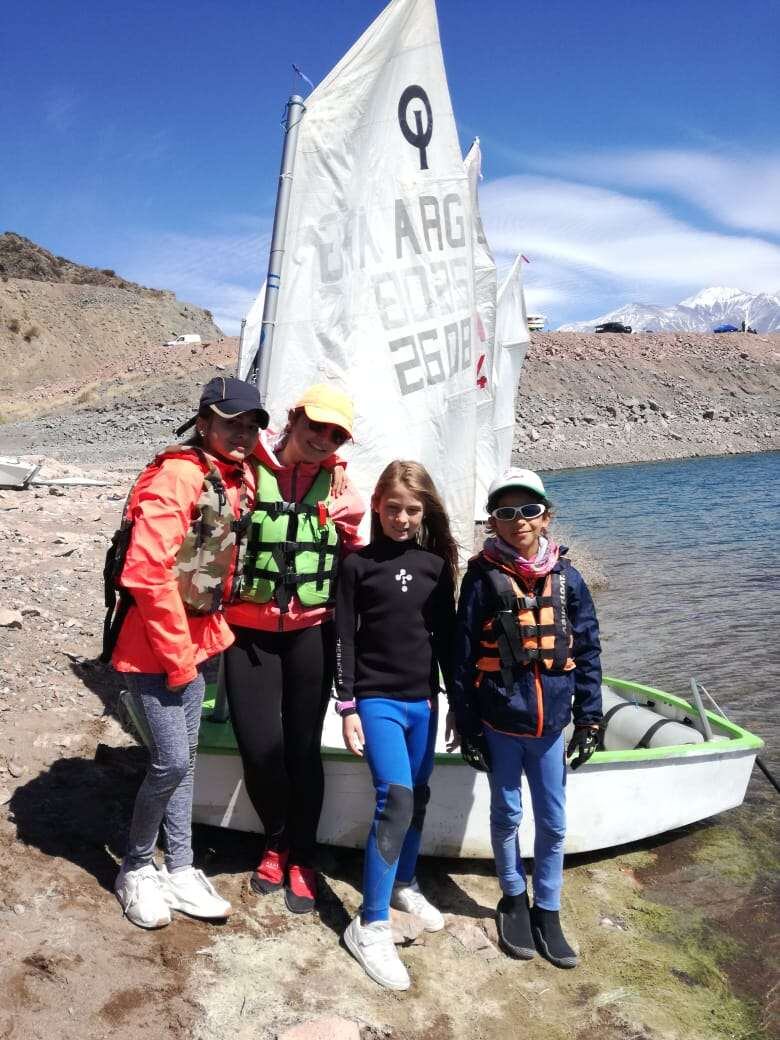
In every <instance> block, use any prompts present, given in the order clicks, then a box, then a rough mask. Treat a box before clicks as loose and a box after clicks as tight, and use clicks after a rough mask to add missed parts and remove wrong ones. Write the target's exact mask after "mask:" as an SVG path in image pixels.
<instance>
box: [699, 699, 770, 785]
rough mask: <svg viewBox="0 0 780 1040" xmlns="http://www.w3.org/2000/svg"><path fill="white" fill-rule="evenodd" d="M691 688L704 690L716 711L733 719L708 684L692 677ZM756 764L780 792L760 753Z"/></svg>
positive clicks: (726, 718) (726, 717) (727, 719)
mask: <svg viewBox="0 0 780 1040" xmlns="http://www.w3.org/2000/svg"><path fill="white" fill-rule="evenodd" d="M691 689H692V690H696V691H698V690H702V692H703V693H704V694H705V695H706V697H707V699H708V700H709V701H710V703H711V704H712V706H713V708H714V709H715V711H717V713H718V714H719V715H721V716H722V717H723V718H724V719H725V720H726V722H731V719H730V718H729V717H728V715H727V714H726V712H725V711H724V710H723V708H721V706H720V705H719V704H718V702H717V701H716V700H715V698H714V697H713V696H712V694H711V693H710V691H709V690H708V689H707V687H706V686H704V685H703V684H702V683H697V682H696V680H695V679H691ZM756 765H757V766H758V768H759V769H760V770H761V772H762V773H763V774H764V776H765V777H766V778H767V780H768V781H769V783H770V784H771V785H772V787H774V789H775V790H776V791H777V793H778V794H780V784H779V783H778V782H777V780H776V779H775V777H774V775H773V773H772V771H771V770H770V769H769V767H768V766H767V765H766V763H764V762H762V761H761V757H760V755H756Z"/></svg>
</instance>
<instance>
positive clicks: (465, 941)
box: [446, 916, 495, 953]
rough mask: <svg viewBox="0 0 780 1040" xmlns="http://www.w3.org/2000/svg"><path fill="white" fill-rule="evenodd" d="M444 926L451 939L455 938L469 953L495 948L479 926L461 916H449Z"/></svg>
mask: <svg viewBox="0 0 780 1040" xmlns="http://www.w3.org/2000/svg"><path fill="white" fill-rule="evenodd" d="M446 928H447V931H448V932H449V933H450V935H451V936H452V937H453V939H457V940H458V942H459V943H460V944H461V946H462V947H463V948H464V949H465V950H468V952H469V953H479V952H480V951H482V950H487V949H488V948H491V947H492V948H495V947H493V944H492V943H491V941H490V939H488V937H487V935H485V933H484V931H483V930H482V929H481V928H478V927H477V925H475V924H472V923H471V921H466V920H465V919H464V918H462V917H454V916H453V917H450V919H449V920H448V921H447V925H446Z"/></svg>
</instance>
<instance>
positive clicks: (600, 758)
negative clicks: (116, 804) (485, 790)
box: [198, 676, 764, 766]
mask: <svg viewBox="0 0 780 1040" xmlns="http://www.w3.org/2000/svg"><path fill="white" fill-rule="evenodd" d="M604 685H605V686H611V687H612V689H614V690H617V691H619V692H621V693H624V694H626V695H631V694H635V695H636V696H637V697H638V698H640V699H642V700H644V699H646V698H649V699H650V700H656V701H664V702H665V703H666V704H670V705H672V706H673V707H675V708H680V709H681V710H683V711H685V712H687V713H688V714H690V715H693V716H695V715H696V711H695V709H694V708H692V707H691V705H690V704H689V703H688V702H687V701H685V700H683V699H682V698H681V697H676V696H675V695H674V694H672V693H666V692H665V691H664V690H657V689H656V688H655V687H654V686H643V685H642V684H641V683H635V682H630V681H629V680H627V679H610V678H608V677H607V676H605V677H604ZM215 696H216V685H214V684H212V685H210V686H208V687H207V688H206V698H205V700H204V702H203V721H202V722H201V724H200V741H199V744H198V750H199V752H200V753H201V754H204V755H237V754H238V748H237V746H236V738H235V734H234V733H233V727H232V725H231V724H230V722H210V721H209V718H208V716H209V715H210V714H211V712H212V711H213V710H214V698H215ZM707 715H708V717H709V719H710V722H712V723H715V724H716V725H717V726H718V727H720V728H721V729H723V730H725V731H726V732H727V733H728V734H729V735H728V736H724V737H719V738H718V739H716V740H705V741H704V743H702V744H682V745H676V746H672V747H656V748H639V749H638V750H630V751H597V752H596V754H595V755H593V757H592V759H591V763H592V764H593V765H594V766H597V765H610V764H611V763H613V762H633V763H637V762H652V761H654V760H657V759H664V758H683V757H684V758H699V757H701V756H703V755H712V754H717V753H723V752H733V751H750V752H758V751H760V750H761V748H762V747H763V746H764V742H763V740H761V739H760V738H759V737H756V736H754V735H753V734H752V733H749V732H748V731H747V730H746V729H742V727H741V726H737V725H735V724H734V723H733V722H727V721H726V719H724V718H722V717H721V716H720V715H715V714H713V713H712V712H710V711H708V712H707ZM323 756H324V757H325V758H327V759H329V760H334V761H338V760H342V761H345V762H354V761H355V756H354V755H352V754H350V752H349V751H347V750H346V748H344V749H343V750H342V749H341V748H327V749H326V750H325V751H324V752H323ZM436 763H437V764H438V765H444V766H447V765H450V766H459V765H462V764H463V759H462V758H461V757H460V755H457V754H453V755H448V754H446V753H445V754H442V753H438V754H437V755H436Z"/></svg>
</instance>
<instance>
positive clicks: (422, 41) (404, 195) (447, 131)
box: [267, 0, 478, 557]
mask: <svg viewBox="0 0 780 1040" xmlns="http://www.w3.org/2000/svg"><path fill="white" fill-rule="evenodd" d="M471 226H472V216H471V202H470V196H469V187H468V181H467V176H466V171H465V169H464V165H463V160H462V158H461V154H460V147H459V143H458V135H457V131H456V128H455V123H454V119H453V115H452V107H451V102H450V97H449V90H448V88H447V81H446V76H445V72H444V64H443V61H442V54H441V46H440V43H439V32H438V24H437V21H436V9H435V5H434V2H433V0H393V2H392V3H390V4H389V5H388V6H387V7H386V8H385V9H384V11H383V12H382V13H381V14H380V15H379V17H378V18H377V19H376V21H374V23H373V24H372V25H371V26H370V27H369V28H368V29H367V30H366V32H365V33H364V34H363V36H362V37H361V38H360V39H359V40H358V41H357V43H356V44H355V45H354V46H353V47H352V48H351V49H350V51H349V52H348V53H347V54H346V55H345V56H344V58H342V60H341V61H340V62H339V63H338V65H337V66H336V67H335V68H334V69H333V70H332V72H331V73H330V74H329V75H328V76H327V77H326V78H325V79H324V80H323V82H322V83H321V84H320V85H319V86H318V87H317V88H316V89H315V90H314V91H313V92H312V94H311V95H310V96H309V97H308V98H307V100H306V112H305V115H304V116H303V122H302V123H301V127H300V134H299V137H298V148H297V153H296V158H295V174H294V178H293V181H292V193H291V200H290V209H289V217H288V223H287V236H286V241H285V248H286V253H285V258H284V264H283V268H282V275H281V281H280V291H279V307H278V311H277V316H276V330H275V334H274V343H273V351H272V354H271V364H270V374H269V382H268V392H267V400H268V402H269V407H270V412H271V416H272V423H274V424H275V425H277V426H278V424H279V423H280V422H281V421H282V419H283V418H284V410H285V409H286V408H288V407H289V406H290V404H291V403H292V402H294V401H295V399H296V398H297V397H298V396H299V394H300V393H301V391H302V390H303V389H304V388H305V387H306V386H307V385H309V384H311V383H315V382H322V381H329V380H333V381H334V382H336V383H337V384H338V385H339V386H341V387H342V388H344V389H345V390H346V391H347V392H348V393H349V394H350V395H351V396H352V398H353V400H354V402H355V407H356V428H355V444H354V448H353V452H352V456H351V459H350V474H351V475H352V477H353V479H354V480H356V482H357V484H358V486H359V487H360V488H361V490H362V491H363V492H364V493H365V494H368V493H370V491H371V490H372V489H373V486H374V483H375V481H376V478H377V476H378V474H379V472H380V471H381V470H382V469H383V468H384V466H385V465H386V464H387V463H388V462H389V461H390V460H391V459H393V458H409V459H417V460H419V461H420V462H422V463H423V464H424V465H425V466H426V467H427V468H428V469H429V471H430V472H431V474H432V476H433V478H434V480H435V481H436V484H437V486H438V488H439V490H440V491H441V492H442V495H443V496H444V499H445V502H446V506H447V509H448V512H449V514H450V518H451V520H452V524H453V533H454V534H455V537H456V539H457V540H458V542H459V543H460V545H461V548H462V552H463V555H464V557H465V556H467V555H468V553H469V551H470V548H471V544H472V530H473V517H474V480H475V478H474V473H475V451H476V449H475V443H476V438H475V428H476V393H475V363H476V353H477V350H478V346H477V343H476V328H475V326H476V320H475V301H474V277H473V249H472V238H471Z"/></svg>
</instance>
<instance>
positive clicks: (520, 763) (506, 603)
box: [450, 468, 602, 968]
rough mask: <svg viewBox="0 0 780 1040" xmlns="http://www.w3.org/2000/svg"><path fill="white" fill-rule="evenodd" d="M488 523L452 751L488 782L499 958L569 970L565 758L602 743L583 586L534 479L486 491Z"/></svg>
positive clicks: (466, 627) (472, 575)
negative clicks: (528, 844)
mask: <svg viewBox="0 0 780 1040" xmlns="http://www.w3.org/2000/svg"><path fill="white" fill-rule="evenodd" d="M487 512H488V513H489V515H490V519H489V523H488V531H489V535H490V536H489V537H488V538H487V539H486V541H485V544H484V546H483V548H482V551H481V552H480V553H479V554H478V555H477V556H476V557H474V558H473V559H472V560H471V561H470V563H469V567H468V571H467V573H466V576H465V578H464V579H463V585H462V587H461V593H460V600H459V604H458V621H457V629H456V636H455V655H454V667H453V679H452V694H451V697H452V706H453V711H454V714H455V720H456V727H457V737H456V739H455V741H454V742H453V744H451V745H450V749H451V750H452V749H454V748H455V747H457V746H458V742H460V745H461V748H462V752H463V755H464V758H466V760H467V761H468V762H469V763H470V764H471V765H473V766H474V767H475V768H477V769H483V770H486V771H488V772H489V780H490V790H491V806H490V834H491V842H492V845H493V853H494V855H495V859H496V870H497V873H498V877H499V883H500V885H501V890H502V893H503V894H502V897H501V899H500V901H499V903H498V906H497V908H496V917H497V924H498V934H499V939H500V943H501V946H502V948H503V949H504V951H505V952H506V953H508V954H509V955H510V956H512V957H518V958H521V959H524V960H527V959H530V958H531V957H533V956H534V952H535V950H538V951H539V952H540V953H541V954H542V955H543V956H544V957H546V958H547V959H548V960H549V961H551V962H552V963H553V964H555V965H556V966H558V967H560V968H573V967H574V966H575V965H576V963H577V955H576V953H575V952H574V950H573V949H572V948H571V946H570V945H569V943H568V942H567V941H566V938H565V936H564V934H563V931H562V929H561V924H560V919H559V909H560V896H561V887H562V882H563V844H564V838H565V834H566V816H565V802H566V757H567V756H572V755H575V756H576V757H575V758H574V759H573V761H572V763H571V766H572V768H573V769H576V768H578V767H579V766H581V765H583V764H584V763H585V762H586V761H587V760H588V759H589V758H590V756H591V755H592V754H593V752H594V751H595V750H596V748H597V747H598V743H599V736H600V725H601V718H602V710H601V663H600V654H601V646H600V642H599V628H598V621H597V619H596V612H595V609H594V606H593V600H592V598H591V595H590V592H589V591H588V587H587V585H586V584H585V581H584V579H583V577H582V575H581V574H580V573H579V571H577V570H576V569H575V568H574V567H573V566H572V565H571V563H570V562H569V561H568V559H566V557H565V553H566V549H565V548H562V547H559V546H558V545H556V543H555V542H554V541H553V539H552V538H551V537H550V534H549V526H550V522H551V519H552V514H551V507H550V501H549V499H548V497H547V492H546V491H545V487H544V484H543V482H542V480H541V478H540V477H539V475H538V474H537V473H533V472H532V471H531V470H527V469H518V468H513V469H510V470H508V471H507V472H506V473H503V474H502V475H501V476H500V477H498V478H497V479H496V480H494V481H493V483H492V484H491V486H490V490H489V493H488V502H487ZM572 714H573V716H574V735H573V737H572V739H571V741H570V742H569V746H568V748H567V749H566V754H565V755H564V736H563V731H564V729H565V728H566V726H567V725H568V723H569V722H570V720H571V718H572ZM523 774H525V776H526V778H527V780H528V786H529V789H530V792H531V801H532V804H533V809H534V821H535V841H534V867H533V892H534V903H533V906H530V905H529V900H528V893H527V885H526V876H525V871H524V868H523V862H522V859H521V858H520V847H519V842H518V829H519V826H520V821H521V818H522V811H523V809H522V801H521V792H520V781H521V777H522V775H523Z"/></svg>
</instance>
